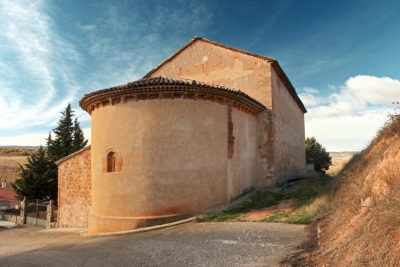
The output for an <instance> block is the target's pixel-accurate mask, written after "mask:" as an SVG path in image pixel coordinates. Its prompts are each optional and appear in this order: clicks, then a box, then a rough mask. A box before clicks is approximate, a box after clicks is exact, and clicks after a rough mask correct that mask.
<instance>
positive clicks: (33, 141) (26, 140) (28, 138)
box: [0, 128, 91, 146]
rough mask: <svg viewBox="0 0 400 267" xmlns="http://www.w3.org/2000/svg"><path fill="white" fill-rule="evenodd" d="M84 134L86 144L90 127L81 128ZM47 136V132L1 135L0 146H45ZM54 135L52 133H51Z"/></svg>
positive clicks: (89, 134)
mask: <svg viewBox="0 0 400 267" xmlns="http://www.w3.org/2000/svg"><path fill="white" fill-rule="evenodd" d="M82 130H83V133H84V136H85V138H86V139H88V140H89V142H88V145H89V144H90V140H91V129H90V128H84V129H82ZM48 136H49V132H41V133H33V134H25V135H19V136H8V137H2V136H0V146H9V145H18V146H40V145H42V146H46V140H45V138H47V137H48ZM53 137H54V133H53Z"/></svg>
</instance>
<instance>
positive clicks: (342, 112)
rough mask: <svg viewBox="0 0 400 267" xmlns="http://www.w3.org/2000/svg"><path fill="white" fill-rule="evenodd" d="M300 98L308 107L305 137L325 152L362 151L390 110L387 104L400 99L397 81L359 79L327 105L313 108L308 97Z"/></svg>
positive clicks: (311, 97) (353, 78)
mask: <svg viewBox="0 0 400 267" xmlns="http://www.w3.org/2000/svg"><path fill="white" fill-rule="evenodd" d="M300 97H301V99H302V100H304V102H305V104H306V103H308V104H309V106H310V108H308V113H307V114H306V116H305V119H306V136H314V137H315V138H317V140H319V141H320V143H321V144H323V145H324V146H325V147H326V148H327V150H328V151H343V150H361V149H363V148H365V146H366V145H367V144H368V143H369V141H371V140H372V138H373V136H374V135H375V134H376V131H377V130H378V129H379V128H380V127H381V126H382V125H383V123H384V122H385V121H386V116H387V114H388V113H389V112H391V111H392V110H393V107H392V106H391V105H390V104H391V103H392V102H394V101H398V100H399V99H400V81H398V80H395V79H391V78H388V77H381V78H379V77H374V76H365V75H359V76H356V77H351V78H349V79H348V80H347V81H346V82H345V84H344V85H343V86H341V87H340V92H338V93H333V94H331V95H330V96H329V97H328V101H329V102H328V103H327V104H324V105H314V106H312V104H315V102H313V100H315V99H314V98H313V96H312V95H311V94H300ZM307 101H308V102H307ZM316 102H318V101H316ZM306 106H307V104H306Z"/></svg>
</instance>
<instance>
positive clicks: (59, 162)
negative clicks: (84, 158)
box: [55, 145, 91, 165]
mask: <svg viewBox="0 0 400 267" xmlns="http://www.w3.org/2000/svg"><path fill="white" fill-rule="evenodd" d="M90 148H91V145H88V146H87V147H84V148H82V149H81V150H78V151H76V152H74V153H72V154H69V155H68V156H66V157H63V158H62V159H59V160H57V161H56V162H55V164H57V165H60V164H61V163H63V162H64V161H67V160H69V159H70V158H73V157H75V156H76V155H79V154H81V153H83V152H85V151H86V150H90Z"/></svg>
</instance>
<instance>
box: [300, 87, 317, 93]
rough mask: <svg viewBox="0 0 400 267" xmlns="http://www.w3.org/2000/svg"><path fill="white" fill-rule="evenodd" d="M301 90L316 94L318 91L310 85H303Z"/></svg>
mask: <svg viewBox="0 0 400 267" xmlns="http://www.w3.org/2000/svg"><path fill="white" fill-rule="evenodd" d="M303 91H304V92H306V93H310V94H316V93H318V92H319V91H318V90H317V89H315V88H311V87H304V88H303Z"/></svg>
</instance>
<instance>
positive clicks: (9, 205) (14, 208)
mask: <svg viewBox="0 0 400 267" xmlns="http://www.w3.org/2000/svg"><path fill="white" fill-rule="evenodd" d="M20 209H21V201H19V200H5V199H0V219H2V220H7V221H14V222H17V221H18V217H19V216H20V213H21V210H20ZM14 216H15V218H14Z"/></svg>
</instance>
